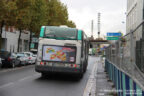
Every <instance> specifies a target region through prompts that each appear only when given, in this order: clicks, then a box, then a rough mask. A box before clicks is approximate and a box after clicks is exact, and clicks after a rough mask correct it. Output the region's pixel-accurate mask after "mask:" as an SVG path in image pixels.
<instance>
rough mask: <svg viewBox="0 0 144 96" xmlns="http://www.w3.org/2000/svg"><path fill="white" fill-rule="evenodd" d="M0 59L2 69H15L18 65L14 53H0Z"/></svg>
mask: <svg viewBox="0 0 144 96" xmlns="http://www.w3.org/2000/svg"><path fill="white" fill-rule="evenodd" d="M0 58H1V61H2V67H12V68H14V67H16V66H18V65H19V62H20V61H19V60H18V59H17V56H16V54H15V53H10V52H8V51H0Z"/></svg>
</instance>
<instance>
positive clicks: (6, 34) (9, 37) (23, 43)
mask: <svg viewBox="0 0 144 96" xmlns="http://www.w3.org/2000/svg"><path fill="white" fill-rule="evenodd" d="M19 34H20V31H19V30H17V29H15V28H14V27H7V26H5V27H3V32H2V48H1V50H5V51H9V52H17V49H18V38H19ZM29 41H30V32H29V31H22V33H21V37H20V45H19V52H24V51H29Z"/></svg>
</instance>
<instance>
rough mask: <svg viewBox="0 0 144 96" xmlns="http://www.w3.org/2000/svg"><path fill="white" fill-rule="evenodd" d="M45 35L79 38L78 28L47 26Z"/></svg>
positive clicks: (70, 38)
mask: <svg viewBox="0 0 144 96" xmlns="http://www.w3.org/2000/svg"><path fill="white" fill-rule="evenodd" d="M44 37H45V38H54V39H61V40H77V29H75V28H61V27H54V26H47V27H45V32H44Z"/></svg>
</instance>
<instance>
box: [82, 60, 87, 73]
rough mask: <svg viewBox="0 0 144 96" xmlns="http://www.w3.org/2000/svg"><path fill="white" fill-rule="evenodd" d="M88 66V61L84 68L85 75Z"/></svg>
mask: <svg viewBox="0 0 144 96" xmlns="http://www.w3.org/2000/svg"><path fill="white" fill-rule="evenodd" d="M87 64H88V60H86V62H85V66H84V70H83V71H84V73H85V72H86V70H87Z"/></svg>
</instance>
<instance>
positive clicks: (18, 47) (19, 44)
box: [17, 29, 22, 52]
mask: <svg viewBox="0 0 144 96" xmlns="http://www.w3.org/2000/svg"><path fill="white" fill-rule="evenodd" d="M19 31H20V33H19V38H18V48H17V52H19V48H20V39H21V33H22V30H21V29H20V30H19Z"/></svg>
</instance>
